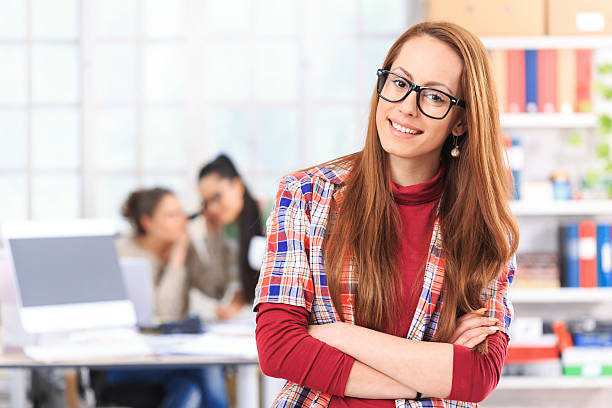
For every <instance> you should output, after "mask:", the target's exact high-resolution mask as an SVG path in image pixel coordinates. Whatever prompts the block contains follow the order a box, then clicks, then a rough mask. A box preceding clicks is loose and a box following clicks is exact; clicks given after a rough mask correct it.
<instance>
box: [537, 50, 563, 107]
mask: <svg viewBox="0 0 612 408" xmlns="http://www.w3.org/2000/svg"><path fill="white" fill-rule="evenodd" d="M538 111H539V112H543V113H553V112H557V111H558V108H557V50H539V51H538Z"/></svg>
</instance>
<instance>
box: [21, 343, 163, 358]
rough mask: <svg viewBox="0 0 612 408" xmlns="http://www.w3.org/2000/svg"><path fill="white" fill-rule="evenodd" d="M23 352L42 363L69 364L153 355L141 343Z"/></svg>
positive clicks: (40, 348)
mask: <svg viewBox="0 0 612 408" xmlns="http://www.w3.org/2000/svg"><path fill="white" fill-rule="evenodd" d="M23 352H24V353H25V355H26V356H28V357H30V358H31V359H33V360H36V361H42V362H56V361H66V362H70V361H74V360H86V359H94V358H100V357H122V356H146V355H151V354H153V351H152V349H151V348H150V347H149V346H148V345H147V344H146V343H142V342H130V343H127V342H126V343H122V344H121V343H114V344H110V343H108V344H102V343H99V344H75V343H72V344H54V345H42V346H26V347H24V349H23Z"/></svg>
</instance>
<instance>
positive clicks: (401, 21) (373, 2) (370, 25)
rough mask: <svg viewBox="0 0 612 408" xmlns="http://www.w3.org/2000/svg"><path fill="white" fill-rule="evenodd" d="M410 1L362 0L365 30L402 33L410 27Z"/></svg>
mask: <svg viewBox="0 0 612 408" xmlns="http://www.w3.org/2000/svg"><path fill="white" fill-rule="evenodd" d="M408 3H409V2H407V1H397V0H361V6H362V14H361V15H362V18H363V26H364V31H365V32H366V33H369V34H380V33H386V34H397V35H399V34H401V33H402V32H404V31H405V30H406V29H407V28H408V17H409V15H408V14H409V11H408Z"/></svg>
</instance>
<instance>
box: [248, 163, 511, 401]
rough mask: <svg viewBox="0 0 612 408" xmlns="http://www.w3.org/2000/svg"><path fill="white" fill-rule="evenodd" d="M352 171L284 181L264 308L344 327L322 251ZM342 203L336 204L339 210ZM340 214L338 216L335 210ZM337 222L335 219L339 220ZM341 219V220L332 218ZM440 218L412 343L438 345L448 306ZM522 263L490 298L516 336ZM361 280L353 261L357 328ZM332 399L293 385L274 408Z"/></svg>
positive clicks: (493, 287) (344, 291)
mask: <svg viewBox="0 0 612 408" xmlns="http://www.w3.org/2000/svg"><path fill="white" fill-rule="evenodd" d="M349 172H350V167H334V168H333V169H332V168H327V167H315V168H312V169H309V170H306V171H302V172H298V173H295V174H291V175H288V176H285V177H284V178H283V179H282V181H281V182H280V186H279V189H278V193H277V195H276V200H275V203H274V208H273V210H272V213H271V215H270V217H269V218H268V220H267V223H266V225H267V251H266V255H265V258H264V263H263V266H262V269H261V274H260V278H259V283H258V285H257V288H256V290H255V302H254V307H255V308H256V307H257V305H258V304H259V303H266V302H267V303H285V304H288V305H293V306H301V307H304V308H306V310H307V311H308V312H309V313H310V324H326V323H332V322H335V321H338V320H340V318H339V316H338V313H337V311H336V310H335V309H334V306H333V304H332V301H331V297H330V295H329V290H328V287H327V279H326V276H325V270H324V265H323V253H322V244H323V239H324V236H325V228H326V226H327V224H328V219H330V213H333V212H334V211H337V209H338V208H339V207H340V205H341V203H342V192H343V187H344V180H345V179H346V177H347V175H348V173H349ZM332 203H334V205H332ZM335 209H336V210H335ZM332 215H333V214H332ZM331 219H333V216H332V217H331ZM441 253H442V242H441V232H440V224H439V219H436V220H435V222H434V228H433V234H432V237H431V243H430V246H429V254H428V258H427V264H426V267H425V276H424V281H423V288H422V290H421V294H420V299H419V301H418V305H417V309H416V312H415V314H414V318H413V320H412V324H411V326H410V330H409V333H408V336H407V338H409V339H413V340H423V341H431V340H432V339H433V338H434V336H435V334H436V326H437V323H438V319H439V316H440V310H441V307H442V303H443V302H442V297H443V296H442V284H443V281H444V259H443V258H442V257H441ZM514 271H515V260H514V257H513V258H512V260H511V262H510V263H509V264H508V265H507V266H506V267H504V268H503V270H502V271H501V272H500V274H499V275H498V276H497V278H496V279H495V280H493V281H492V282H491V283H490V284H489V285H488V286H487V287H486V288H485V289H484V290H483V293H482V298H483V301H484V303H485V307H487V308H488V310H489V316H490V317H496V318H498V319H499V320H500V322H502V323H503V329H504V331H505V332H506V334H508V327H509V325H510V321H511V319H512V314H513V310H512V305H511V303H510V301H509V300H508V299H507V297H506V294H507V289H508V285H509V284H510V283H511V282H512V278H513V276H514ZM356 284H357V280H356V276H355V274H354V272H353V269H352V267H351V265H350V263H349V262H347V265H346V268H345V270H344V272H343V274H342V277H341V296H340V299H341V303H342V313H343V314H344V317H345V321H346V322H349V323H352V324H354V323H355V320H354V316H355V314H354V298H355V290H356ZM330 399H331V395H329V394H325V393H322V392H319V391H316V390H311V389H308V388H306V387H302V386H300V385H299V384H295V383H292V382H290V381H289V382H287V384H286V385H285V386H284V388H283V389H282V391H281V393H280V394H279V395H278V396H277V397H276V400H275V401H274V404H273V407H275V408H281V407H282V408H289V407H309V408H315V407H317V408H324V407H327V406H328V405H329V401H330ZM395 406H396V408H407V407H436V408H437V407H476V406H477V404H475V403H469V402H462V401H450V400H444V399H439V398H429V399H423V400H419V401H415V400H406V399H397V400H396V401H395Z"/></svg>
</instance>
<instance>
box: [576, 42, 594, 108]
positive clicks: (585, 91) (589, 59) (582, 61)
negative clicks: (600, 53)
mask: <svg viewBox="0 0 612 408" xmlns="http://www.w3.org/2000/svg"><path fill="white" fill-rule="evenodd" d="M576 70H577V77H576V99H577V100H576V110H577V111H578V112H591V111H592V110H593V109H592V108H593V107H592V98H591V81H592V77H593V50H576Z"/></svg>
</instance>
